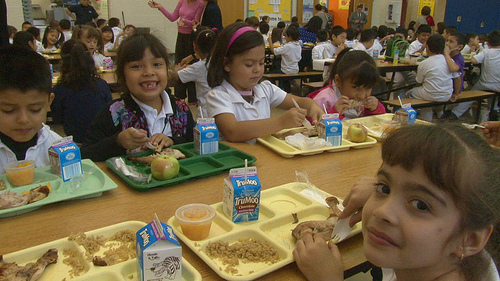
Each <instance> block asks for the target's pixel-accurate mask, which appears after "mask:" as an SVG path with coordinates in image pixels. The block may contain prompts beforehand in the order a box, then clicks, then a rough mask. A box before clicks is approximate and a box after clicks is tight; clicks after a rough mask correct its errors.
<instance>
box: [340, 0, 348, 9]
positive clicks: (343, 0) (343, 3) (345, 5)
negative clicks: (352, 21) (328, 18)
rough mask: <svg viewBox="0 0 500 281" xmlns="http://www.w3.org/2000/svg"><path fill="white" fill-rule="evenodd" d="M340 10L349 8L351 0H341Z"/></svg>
mask: <svg viewBox="0 0 500 281" xmlns="http://www.w3.org/2000/svg"><path fill="white" fill-rule="evenodd" d="M339 10H349V0H339Z"/></svg>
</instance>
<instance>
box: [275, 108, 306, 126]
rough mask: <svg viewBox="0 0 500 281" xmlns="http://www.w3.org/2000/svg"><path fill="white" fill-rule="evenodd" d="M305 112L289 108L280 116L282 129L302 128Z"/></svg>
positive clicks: (300, 109) (304, 110)
mask: <svg viewBox="0 0 500 281" xmlns="http://www.w3.org/2000/svg"><path fill="white" fill-rule="evenodd" d="M306 114H307V110H306V109H302V108H296V107H293V108H290V109H289V110H288V111H287V112H285V114H283V115H281V117H280V119H281V123H282V124H283V129H287V128H295V127H300V126H302V122H303V121H304V119H305V118H306Z"/></svg>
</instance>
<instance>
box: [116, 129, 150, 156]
mask: <svg viewBox="0 0 500 281" xmlns="http://www.w3.org/2000/svg"><path fill="white" fill-rule="evenodd" d="M116 139H117V142H118V144H119V145H120V146H121V147H123V148H125V149H128V150H133V149H136V148H138V147H140V146H142V145H143V144H144V143H146V142H148V141H149V138H148V132H146V131H144V130H137V129H135V128H133V127H130V128H127V129H126V130H123V131H121V132H120V133H119V134H118V136H117V138H116Z"/></svg>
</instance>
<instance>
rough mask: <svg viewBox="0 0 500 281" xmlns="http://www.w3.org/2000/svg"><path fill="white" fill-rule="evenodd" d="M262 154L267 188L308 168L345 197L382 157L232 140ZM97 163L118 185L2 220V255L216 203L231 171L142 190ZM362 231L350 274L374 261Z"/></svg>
mask: <svg viewBox="0 0 500 281" xmlns="http://www.w3.org/2000/svg"><path fill="white" fill-rule="evenodd" d="M227 144H228V145H231V146H233V147H236V148H238V149H240V150H242V151H244V152H246V153H249V154H252V155H254V156H255V157H256V158H257V162H255V163H254V165H255V166H256V167H257V169H258V170H257V171H258V175H259V178H260V181H261V184H262V190H265V189H268V188H271V187H275V186H278V185H283V184H286V183H290V182H294V181H295V180H296V179H295V171H301V172H307V174H308V175H309V179H310V181H311V182H312V183H313V184H315V185H316V186H317V187H318V188H320V189H322V190H324V191H326V192H328V193H330V194H332V195H336V196H338V197H340V198H345V197H346V196H347V194H348V192H349V190H350V188H351V187H352V186H353V184H354V183H356V182H357V180H358V179H359V178H360V177H361V176H374V175H375V174H376V171H377V169H378V168H379V167H380V165H381V163H382V161H381V157H380V151H381V146H380V144H379V143H377V144H375V145H374V146H373V147H371V148H365V149H351V150H348V151H343V152H336V153H329V152H325V153H322V154H317V155H313V156H296V157H293V158H291V159H289V158H283V157H281V156H279V155H278V154H276V153H274V152H272V151H271V150H268V149H267V148H266V147H264V146H262V145H260V144H247V143H227ZM97 164H98V166H99V167H100V168H101V169H102V170H103V171H104V172H105V173H106V174H107V175H108V176H109V177H110V178H111V179H112V180H114V181H115V182H116V183H117V185H118V188H116V189H113V190H110V191H107V192H104V194H103V195H102V196H101V197H98V198H91V199H83V200H71V201H63V202H58V203H54V204H50V205H46V206H44V207H42V208H40V209H38V210H35V211H32V212H30V213H26V214H23V215H18V216H14V217H8V218H1V219H0V230H1V231H0V254H7V253H10V252H14V251H19V250H22V249H25V248H29V247H33V246H36V245H39V244H43V243H47V242H50V241H54V240H57V239H61V238H64V237H67V236H69V235H70V234H72V233H78V232H85V231H90V230H93V229H98V228H102V227H106V226H109V225H113V224H117V223H120V222H124V221H131V220H136V221H143V222H150V221H152V220H153V217H154V214H155V213H156V214H158V216H159V218H160V220H161V221H163V222H166V221H167V220H168V219H169V218H170V217H171V216H173V215H174V212H175V210H176V209H177V208H178V207H180V206H182V205H184V204H189V203H205V204H215V203H218V202H221V201H222V192H223V181H224V177H226V176H227V175H228V172H223V173H221V174H219V175H216V176H212V177H208V178H203V179H192V180H189V181H187V182H184V183H180V184H177V185H173V186H165V187H157V188H153V189H151V190H149V191H144V192H140V191H137V190H135V189H134V188H132V187H130V186H128V185H127V184H126V183H125V182H124V181H123V180H122V179H121V178H120V177H118V176H117V175H116V174H114V173H113V172H112V171H111V170H110V169H109V168H108V167H107V166H106V165H105V163H97ZM362 244H363V239H362V235H361V234H358V235H356V236H354V237H351V238H350V239H348V240H345V241H343V242H341V243H340V244H339V248H340V252H341V253H342V257H343V262H344V266H345V269H346V272H345V273H346V276H350V275H353V274H355V273H357V272H359V271H360V270H366V269H368V267H369V263H368V262H367V261H366V258H365V257H364V254H363V250H362ZM182 245H183V258H185V259H187V260H188V261H189V262H190V263H191V264H192V265H193V266H194V267H195V268H196V269H197V270H198V271H199V272H200V274H201V275H202V277H203V280H220V277H219V276H218V275H217V273H216V272H214V271H213V270H212V269H211V268H210V267H209V266H208V265H206V264H205V263H204V262H203V261H202V260H201V259H200V258H199V257H198V256H197V255H196V254H195V253H194V252H193V251H192V250H191V249H189V248H188V247H187V246H186V245H185V244H182ZM259 280H305V278H304V276H303V275H302V274H301V273H300V271H299V269H298V267H297V265H296V264H295V263H291V264H288V265H286V266H285V267H282V268H280V269H278V270H276V271H274V272H271V273H269V274H267V275H265V276H263V277H261V278H259Z"/></svg>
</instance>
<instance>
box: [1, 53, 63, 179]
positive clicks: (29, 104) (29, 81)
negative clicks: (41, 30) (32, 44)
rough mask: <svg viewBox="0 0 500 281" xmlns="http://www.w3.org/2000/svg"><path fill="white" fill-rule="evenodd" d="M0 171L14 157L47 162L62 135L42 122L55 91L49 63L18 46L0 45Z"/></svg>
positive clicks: (42, 163) (2, 170) (41, 165)
mask: <svg viewBox="0 0 500 281" xmlns="http://www.w3.org/2000/svg"><path fill="white" fill-rule="evenodd" d="M0 65H1V66H2V67H0V174H1V173H4V172H5V171H4V168H3V166H4V165H5V164H7V163H9V162H12V161H16V160H33V161H34V162H35V165H36V167H43V166H47V165H49V164H50V161H49V155H48V149H49V147H50V146H51V145H52V142H54V141H55V140H57V139H60V138H61V137H60V136H59V135H58V134H56V133H55V132H53V131H51V130H50V128H49V126H46V125H45V124H44V122H45V121H46V119H47V112H48V110H49V107H50V103H51V102H52V100H53V99H54V94H52V93H51V92H50V88H51V87H52V79H51V73H50V68H49V63H48V62H47V60H46V59H45V58H44V57H42V56H41V55H39V54H37V53H36V52H34V51H32V50H28V49H27V48H22V47H19V46H10V45H8V46H4V47H2V48H0Z"/></svg>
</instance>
